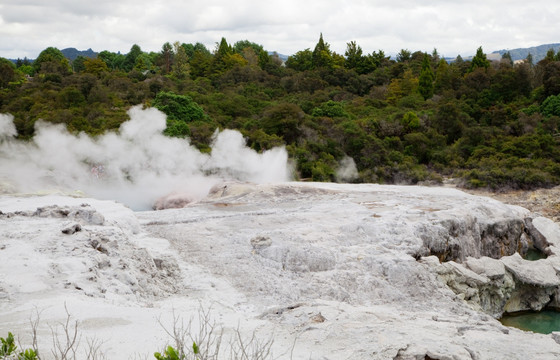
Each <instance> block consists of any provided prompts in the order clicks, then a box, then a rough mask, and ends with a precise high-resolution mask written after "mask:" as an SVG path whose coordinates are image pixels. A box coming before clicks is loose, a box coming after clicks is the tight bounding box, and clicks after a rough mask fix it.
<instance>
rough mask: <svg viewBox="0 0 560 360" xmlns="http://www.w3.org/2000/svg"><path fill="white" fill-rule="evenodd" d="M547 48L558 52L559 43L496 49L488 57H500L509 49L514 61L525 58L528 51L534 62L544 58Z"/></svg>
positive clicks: (559, 48)
mask: <svg viewBox="0 0 560 360" xmlns="http://www.w3.org/2000/svg"><path fill="white" fill-rule="evenodd" d="M549 49H553V50H554V52H558V50H560V44H544V45H539V46H533V47H530V48H519V49H511V50H497V51H494V52H492V53H491V54H488V58H489V59H493V58H494V57H496V58H497V59H500V58H501V57H502V55H503V54H505V53H507V52H508V51H509V53H510V55H511V59H512V60H513V61H515V60H522V59H525V58H526V57H527V55H529V53H530V54H531V55H533V63H534V64H536V63H538V62H539V61H540V60H542V59H544V57H545V56H546V52H547V51H548V50H549Z"/></svg>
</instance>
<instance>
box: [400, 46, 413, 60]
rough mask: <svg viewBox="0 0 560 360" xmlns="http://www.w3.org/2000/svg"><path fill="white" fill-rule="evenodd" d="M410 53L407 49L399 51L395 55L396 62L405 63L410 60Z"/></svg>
mask: <svg viewBox="0 0 560 360" xmlns="http://www.w3.org/2000/svg"><path fill="white" fill-rule="evenodd" d="M411 56H412V53H411V52H410V51H409V50H408V49H401V51H400V52H399V53H398V54H397V62H400V63H402V62H406V61H408V60H410V57H411Z"/></svg>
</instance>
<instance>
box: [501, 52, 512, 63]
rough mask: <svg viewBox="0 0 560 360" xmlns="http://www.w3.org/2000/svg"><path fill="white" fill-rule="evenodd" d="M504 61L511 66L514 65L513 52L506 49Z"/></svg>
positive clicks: (503, 56)
mask: <svg viewBox="0 0 560 360" xmlns="http://www.w3.org/2000/svg"><path fill="white" fill-rule="evenodd" d="M502 62H505V63H506V64H509V65H510V66H513V59H512V58H511V54H510V53H509V51H506V52H505V53H503V55H502Z"/></svg>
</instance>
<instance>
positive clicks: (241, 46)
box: [233, 40, 264, 54]
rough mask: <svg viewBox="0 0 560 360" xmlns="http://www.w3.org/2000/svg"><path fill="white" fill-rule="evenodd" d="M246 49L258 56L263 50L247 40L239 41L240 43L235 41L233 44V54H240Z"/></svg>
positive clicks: (260, 46)
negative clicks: (251, 50)
mask: <svg viewBox="0 0 560 360" xmlns="http://www.w3.org/2000/svg"><path fill="white" fill-rule="evenodd" d="M246 48H251V49H253V51H254V52H255V54H260V53H261V51H263V50H264V48H263V46H262V45H259V44H257V43H254V42H251V41H249V40H240V41H237V42H236V43H235V44H233V52H235V53H238V54H242V53H243V50H245V49H246Z"/></svg>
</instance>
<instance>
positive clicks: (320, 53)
mask: <svg viewBox="0 0 560 360" xmlns="http://www.w3.org/2000/svg"><path fill="white" fill-rule="evenodd" d="M311 62H312V64H313V68H315V69H318V68H332V66H333V56H332V52H331V49H330V45H329V44H328V43H326V42H325V41H324V40H323V33H321V35H320V36H319V41H318V42H317V45H315V49H313V53H312V57H311Z"/></svg>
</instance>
